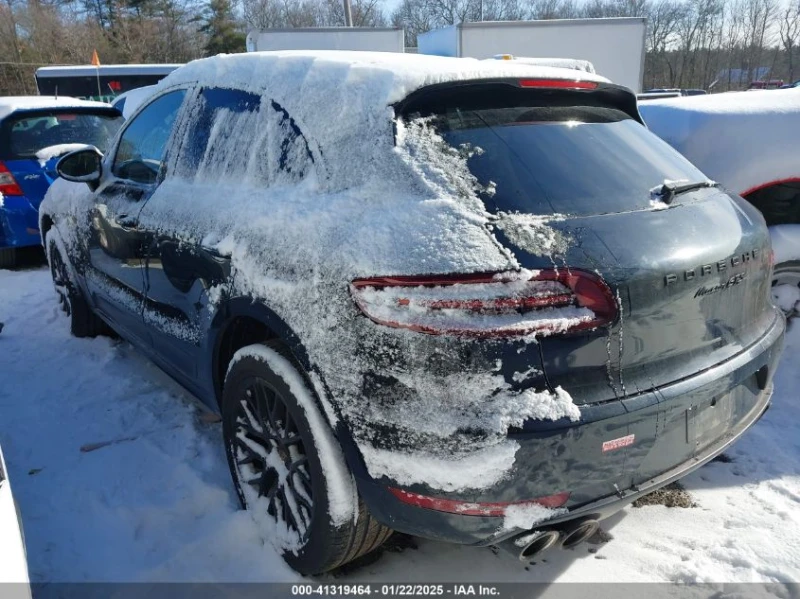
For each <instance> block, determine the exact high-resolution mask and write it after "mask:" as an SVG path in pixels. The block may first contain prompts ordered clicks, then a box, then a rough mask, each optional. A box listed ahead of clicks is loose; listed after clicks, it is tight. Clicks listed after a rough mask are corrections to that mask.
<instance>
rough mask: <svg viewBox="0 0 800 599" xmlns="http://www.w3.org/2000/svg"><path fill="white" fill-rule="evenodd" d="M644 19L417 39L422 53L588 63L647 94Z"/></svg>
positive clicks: (461, 29)
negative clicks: (504, 56) (581, 61)
mask: <svg viewBox="0 0 800 599" xmlns="http://www.w3.org/2000/svg"><path fill="white" fill-rule="evenodd" d="M645 33H646V31H645V19H644V18H643V17H642V18H639V17H622V18H613V19H554V20H550V21H483V22H478V23H459V24H458V25H451V26H449V27H444V28H443V29H436V30H434V31H428V32H427V33H422V34H420V35H419V36H417V47H418V48H419V53H420V54H435V55H438V56H467V57H471V58H492V57H493V56H496V55H498V54H512V55H514V56H520V57H523V56H530V57H539V58H575V59H581V60H588V61H589V62H591V63H592V64H593V65H594V68H595V70H596V71H597V73H598V74H599V75H603V76H604V77H608V78H609V79H611V81H613V82H614V83H618V84H620V85H624V86H626V87H629V88H630V89H632V90H633V91H635V92H640V91H641V90H642V77H643V75H644V51H645V46H644V44H645Z"/></svg>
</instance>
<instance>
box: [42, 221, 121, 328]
mask: <svg viewBox="0 0 800 599" xmlns="http://www.w3.org/2000/svg"><path fill="white" fill-rule="evenodd" d="M45 253H46V255H47V263H48V265H49V266H50V275H51V276H52V277H53V285H54V286H55V289H56V293H57V294H58V301H59V303H60V304H61V310H62V311H63V312H64V313H65V314H66V315H67V316H68V317H69V319H70V323H69V329H70V333H72V335H73V336H75V337H97V336H98V335H103V334H107V333H108V332H109V329H108V325H106V323H105V322H103V321H102V320H101V319H100V317H99V316H97V315H96V314H95V313H94V311H93V310H92V309H91V308H90V307H89V304H88V303H87V302H86V299H85V298H84V297H83V294H82V293H81V291H80V289H78V286H77V285H76V284H75V279H74V277H73V274H72V272H73V271H72V268H71V267H70V266H69V262H68V261H67V252H66V250H65V248H64V244H63V243H62V242H61V238H60V237H59V235H58V233H57V232H56V231H55V229H53V228H51V229H50V230H49V231H48V232H47V234H46V235H45Z"/></svg>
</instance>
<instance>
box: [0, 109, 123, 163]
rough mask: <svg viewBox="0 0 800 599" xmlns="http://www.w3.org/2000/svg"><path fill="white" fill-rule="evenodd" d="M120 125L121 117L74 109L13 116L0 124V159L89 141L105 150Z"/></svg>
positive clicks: (11, 158) (33, 154)
mask: <svg viewBox="0 0 800 599" xmlns="http://www.w3.org/2000/svg"><path fill="white" fill-rule="evenodd" d="M121 124H122V118H121V117H115V116H109V115H97V114H86V113H74V112H73V113H70V112H46V113H42V112H36V113H31V114H30V115H16V116H12V117H9V118H7V119H5V120H4V121H3V122H2V124H0V160H20V159H25V158H36V152H38V151H39V150H41V149H43V148H47V147H50V146H57V145H61V144H74V143H81V144H91V145H93V146H97V148H98V149H99V150H100V151H101V152H104V151H105V150H106V148H107V146H108V143H109V142H110V141H111V137H112V136H113V135H114V134H115V133H116V132H117V129H119V127H120V125H121Z"/></svg>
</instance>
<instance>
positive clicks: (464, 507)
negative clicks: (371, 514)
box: [389, 487, 569, 516]
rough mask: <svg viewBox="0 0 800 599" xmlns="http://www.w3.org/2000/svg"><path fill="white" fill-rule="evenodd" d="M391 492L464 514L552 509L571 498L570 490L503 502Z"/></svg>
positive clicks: (439, 509) (408, 500)
mask: <svg viewBox="0 0 800 599" xmlns="http://www.w3.org/2000/svg"><path fill="white" fill-rule="evenodd" d="M389 492H390V493H391V494H392V495H394V496H395V497H397V499H399V500H400V501H402V502H403V503H406V504H408V505H413V506H416V507H421V508H425V509H428V510H435V511H437V512H447V513H449V514H461V515H462V516H505V514H506V509H507V508H509V507H512V506H513V507H526V506H533V505H538V506H542V507H546V508H550V509H555V508H559V507H563V506H564V504H565V503H567V500H568V499H569V492H564V493H558V494H556V495H548V496H546V497H537V498H536V499H527V500H525V501H512V502H503V503H473V502H468V501H458V500H454V499H444V498H441V497H428V496H427V495H420V494H419V493H410V492H409V491H404V490H402V489H396V488H394V487H389Z"/></svg>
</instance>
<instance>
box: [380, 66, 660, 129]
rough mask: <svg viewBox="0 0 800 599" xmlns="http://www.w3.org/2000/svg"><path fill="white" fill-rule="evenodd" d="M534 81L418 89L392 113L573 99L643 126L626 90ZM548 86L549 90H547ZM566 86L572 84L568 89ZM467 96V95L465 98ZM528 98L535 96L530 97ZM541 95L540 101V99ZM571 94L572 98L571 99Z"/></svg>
mask: <svg viewBox="0 0 800 599" xmlns="http://www.w3.org/2000/svg"><path fill="white" fill-rule="evenodd" d="M535 81H537V79H536V78H535V77H530V76H525V77H515V78H509V77H504V78H497V79H467V80H463V81H449V82H447V83H437V84H434V85H428V86H425V87H422V88H420V89H418V90H416V91H414V92H411V93H410V94H409V95H408V96H406V97H405V98H404V99H403V100H401V101H399V102H397V103H395V104H393V107H394V109H395V113H397V114H408V113H411V112H424V113H429V112H430V113H435V112H442V111H443V109H446V107H447V106H452V105H454V104H458V105H460V106H464V105H465V104H467V105H468V104H475V105H476V107H477V105H481V104H483V105H486V104H488V103H491V105H492V106H497V107H500V106H509V107H510V106H525V105H527V102H528V101H530V99H531V98H532V97H536V98H538V99H539V101H540V102H541V101H543V102H544V103H543V105H547V97H548V96H550V97H551V98H552V99H553V101H554V102H555V101H556V99H559V100H560V101H564V100H566V99H568V100H569V101H570V102H571V101H573V98H575V99H577V97H579V96H584V95H585V98H586V100H587V101H589V102H590V103H591V104H592V105H594V106H606V107H609V108H616V109H618V110H621V111H622V112H624V113H625V114H627V115H628V116H630V117H631V118H632V119H633V120H635V121H637V122H638V123H641V124H642V125H644V121H643V120H642V117H641V116H640V115H639V109H638V107H637V104H636V94H634V93H633V92H632V91H631V90H629V89H628V88H627V87H623V86H621V85H615V84H613V83H605V82H597V81H593V80H591V79H589V80H581V79H580V77H577V78H576V79H553V78H550V77H547V78H546V79H541V81H542V83H543V84H542V85H535V86H534V85H530V83H531V82H535ZM547 82H551V83H552V86H548V85H547ZM570 83H574V84H575V85H574V86H571V85H570ZM467 94H469V95H467ZM531 94H536V96H532V95H531ZM543 94H544V97H543ZM573 94H575V95H574V96H573Z"/></svg>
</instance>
